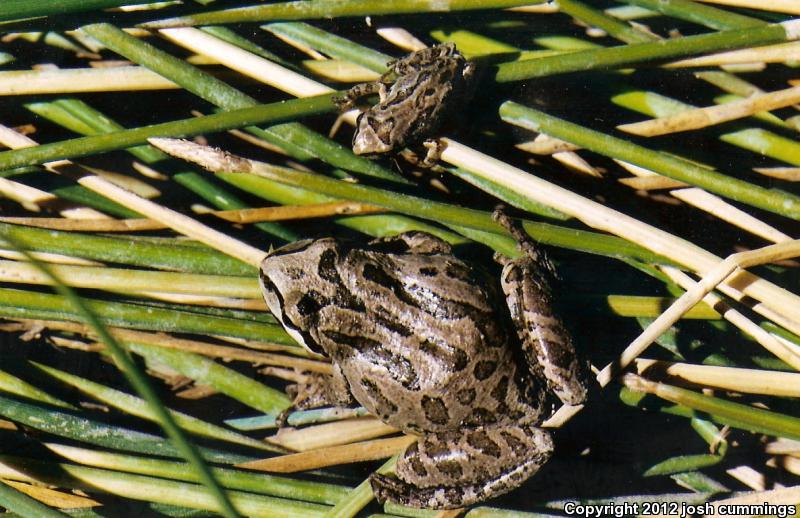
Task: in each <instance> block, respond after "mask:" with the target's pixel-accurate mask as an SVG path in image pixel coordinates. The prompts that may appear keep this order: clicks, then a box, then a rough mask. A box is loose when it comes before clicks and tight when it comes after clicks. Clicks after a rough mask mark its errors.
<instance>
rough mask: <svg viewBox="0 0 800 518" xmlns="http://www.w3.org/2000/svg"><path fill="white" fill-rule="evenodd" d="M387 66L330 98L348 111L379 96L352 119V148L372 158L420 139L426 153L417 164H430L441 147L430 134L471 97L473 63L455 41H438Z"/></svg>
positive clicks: (473, 72) (440, 143) (434, 133)
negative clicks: (373, 78)
mask: <svg viewBox="0 0 800 518" xmlns="http://www.w3.org/2000/svg"><path fill="white" fill-rule="evenodd" d="M387 67H388V71H387V72H386V73H385V74H383V75H382V76H381V77H380V79H378V80H377V81H373V82H369V83H361V84H358V85H355V86H353V87H352V88H351V89H350V90H349V91H348V92H347V93H346V94H345V95H344V96H343V97H337V98H335V99H334V102H335V103H336V104H337V106H338V108H339V109H340V110H341V111H346V110H349V109H351V108H352V107H354V106H355V104H356V101H357V100H358V99H360V98H362V97H364V96H367V95H373V94H376V93H377V94H378V97H379V102H378V103H377V104H375V105H374V106H371V107H370V108H369V109H367V110H366V111H363V112H362V113H361V114H359V116H358V118H357V120H356V131H355V134H354V136H353V145H352V147H353V152H354V153H355V154H357V155H367V156H371V157H375V156H379V155H380V154H384V153H389V152H391V151H395V150H400V149H403V148H405V147H406V146H408V145H413V144H417V143H419V142H423V146H424V147H425V148H427V152H426V155H425V157H424V158H423V159H422V160H421V161H418V163H419V165H422V166H424V167H432V166H433V165H434V164H435V162H436V161H437V160H438V158H439V155H440V154H441V152H442V151H443V148H444V144H443V143H442V141H440V140H438V139H435V138H432V137H435V136H436V133H437V132H438V131H439V129H440V128H441V126H442V124H443V123H444V122H445V121H446V120H447V119H449V118H451V117H452V116H453V115H454V114H455V112H456V111H457V108H458V107H459V106H462V105H463V104H464V102H465V101H466V100H467V99H468V98H469V97H470V96H471V95H470V92H471V91H472V86H473V85H474V82H473V79H474V76H475V64H474V63H473V62H471V61H467V60H466V59H465V58H464V56H463V55H462V54H461V53H460V52H459V51H458V50H457V49H456V46H455V44H453V43H441V44H439V45H435V46H432V47H427V48H424V49H422V50H418V51H416V52H412V53H411V54H409V55H407V56H405V57H403V58H400V59H396V60H392V61H389V62H388V64H387Z"/></svg>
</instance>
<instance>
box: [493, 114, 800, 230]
mask: <svg viewBox="0 0 800 518" xmlns="http://www.w3.org/2000/svg"><path fill="white" fill-rule="evenodd" d="M500 116H501V117H502V118H503V120H504V121H506V122H509V123H511V124H515V125H517V126H521V127H523V128H526V129H529V130H532V131H538V132H542V133H545V134H547V135H550V136H552V137H556V138H560V139H562V140H566V141H568V142H571V143H573V144H577V145H579V146H581V147H583V148H586V149H588V150H590V151H594V152H596V153H600V154H602V155H605V156H609V157H612V158H616V159H620V160H625V161H626V162H630V163H632V164H635V165H638V166H640V167H644V168H645V169H650V170H651V171H655V172H657V173H659V174H663V175H664V176H668V177H670V178H674V179H676V180H680V181H683V182H686V183H689V184H691V185H695V186H697V187H702V188H703V189H706V190H708V191H710V192H714V193H716V194H719V195H721V196H724V197H726V198H730V199H733V200H736V201H740V202H742V203H747V204H749V205H752V206H754V207H758V208H761V209H764V210H768V211H771V212H774V213H776V214H780V215H782V216H786V217H788V218H792V219H800V197H797V196H794V195H792V194H789V193H787V192H783V191H780V190H777V189H765V188H763V187H759V186H757V185H753V184H751V183H748V182H745V181H742V180H738V179H736V178H731V177H730V176H727V175H724V174H722V173H717V172H715V171H711V170H709V169H706V168H703V167H700V166H697V165H694V164H692V163H690V162H688V161H685V160H680V159H677V158H674V157H671V156H669V155H666V154H664V153H659V152H658V151H654V150H651V149H648V148H646V147H644V146H640V145H638V144H634V143H632V142H629V141H627V140H623V139H621V138H618V137H613V136H611V135H608V134H605V133H601V132H599V131H595V130H591V129H589V128H585V127H582V126H579V125H577V124H574V123H571V122H568V121H566V120H564V119H559V118H557V117H554V116H552V115H548V114H546V113H544V112H542V111H539V110H534V109H533V108H528V107H527V106H523V105H521V104H517V103H515V102H512V101H506V102H504V103H503V104H502V105H501V106H500Z"/></svg>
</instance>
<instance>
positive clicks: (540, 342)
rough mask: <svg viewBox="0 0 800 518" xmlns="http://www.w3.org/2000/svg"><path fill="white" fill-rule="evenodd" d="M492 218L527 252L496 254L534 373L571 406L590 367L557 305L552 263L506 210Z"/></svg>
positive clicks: (582, 392)
mask: <svg viewBox="0 0 800 518" xmlns="http://www.w3.org/2000/svg"><path fill="white" fill-rule="evenodd" d="M494 218H495V219H496V220H497V221H498V223H500V224H501V225H503V226H504V227H506V228H507V229H508V230H509V232H511V234H512V235H513V236H514V238H515V239H517V241H518V243H519V248H520V249H521V251H522V252H524V254H525V255H523V256H522V257H520V258H518V259H514V260H510V259H508V258H503V257H496V258H497V259H498V261H499V262H501V263H503V273H502V274H501V277H500V284H501V286H502V288H503V292H504V293H505V295H506V302H507V304H508V308H509V310H510V313H511V319H512V321H513V323H514V327H515V328H516V330H517V335H518V336H519V340H520V343H521V345H522V351H523V354H524V355H525V358H526V360H527V363H528V368H529V369H530V371H531V373H532V374H533V375H535V376H537V377H539V378H544V379H545V380H547V384H548V386H549V387H550V389H551V390H552V391H553V392H554V393H555V394H556V396H558V398H559V399H560V400H561V401H562V402H564V403H566V404H569V405H579V404H581V403H583V402H584V401H586V397H587V382H586V366H585V365H584V364H583V363H582V362H581V361H580V360H579V359H578V355H577V353H576V351H575V346H574V345H573V343H572V338H571V336H570V334H569V332H568V331H567V330H566V328H565V326H564V324H563V322H562V321H561V319H560V318H559V317H558V315H556V313H555V312H554V310H553V295H552V291H551V289H550V281H551V280H552V279H553V278H554V277H555V275H554V271H553V266H552V264H551V263H550V261H549V260H548V259H547V257H546V255H545V254H544V252H543V251H542V250H541V248H539V247H538V246H537V245H536V243H535V242H534V241H533V240H532V239H531V238H530V236H528V234H527V233H526V232H525V231H524V230H523V229H522V227H521V225H519V224H517V223H516V222H514V221H513V220H511V218H509V217H508V215H506V214H505V213H504V212H502V210H497V211H495V213H494Z"/></svg>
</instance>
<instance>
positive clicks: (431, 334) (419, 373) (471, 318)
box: [261, 232, 586, 508]
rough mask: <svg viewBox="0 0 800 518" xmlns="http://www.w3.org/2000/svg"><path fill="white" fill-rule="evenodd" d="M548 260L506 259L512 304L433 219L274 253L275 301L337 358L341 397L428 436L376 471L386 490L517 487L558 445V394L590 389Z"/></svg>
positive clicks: (449, 495)
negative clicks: (554, 294)
mask: <svg viewBox="0 0 800 518" xmlns="http://www.w3.org/2000/svg"><path fill="white" fill-rule="evenodd" d="M534 255H535V254H534ZM543 264H544V263H543V259H541V258H540V257H538V255H535V256H534V257H532V256H531V255H528V256H526V257H523V258H522V259H517V260H514V261H506V264H505V266H504V269H503V274H502V278H501V286H502V287H503V290H504V291H505V292H506V298H507V299H508V301H509V303H510V306H507V305H506V303H505V302H504V300H503V298H502V297H501V296H500V294H499V293H498V292H499V290H497V289H496V288H495V284H496V283H494V282H491V279H488V278H487V277H486V276H485V275H484V274H483V273H481V272H480V271H478V270H477V269H475V268H473V267H472V266H470V265H469V264H467V263H465V262H464V261H461V260H460V259H458V258H456V257H455V256H454V255H453V254H452V252H451V249H450V246H449V245H448V244H447V243H445V242H444V241H441V240H440V239H438V238H436V237H434V236H431V235H429V234H426V233H423V232H408V233H405V234H401V235H399V236H396V237H390V238H383V239H376V240H374V241H372V242H370V243H369V244H367V245H358V244H355V243H350V242H342V241H338V240H336V239H333V238H325V239H318V240H306V241H300V242H297V243H294V244H291V245H288V246H286V247H283V248H281V249H278V250H275V251H273V252H271V253H270V254H268V255H267V257H266V258H265V259H264V261H263V263H262V265H261V282H262V287H263V290H264V296H265V299H266V302H267V305H268V306H269V308H270V310H271V311H272V312H273V313H274V314H275V315H276V316H277V317H278V319H279V320H280V321H281V322H282V324H283V326H284V327H285V328H286V329H287V331H288V332H289V333H290V334H292V336H294V337H295V338H296V339H298V341H300V342H301V343H303V344H304V345H305V346H307V347H308V348H309V349H311V350H312V351H316V352H319V353H322V354H325V355H327V356H329V357H330V358H331V360H332V362H333V364H334V379H333V380H331V381H330V387H339V390H338V392H339V394H338V395H336V396H334V397H332V398H330V399H332V400H333V402H335V403H339V404H341V403H342V402H345V401H347V399H348V397H349V395H348V394H341V392H342V390H343V389H344V388H345V387H347V388H349V391H350V393H351V394H352V396H353V397H354V398H355V399H356V400H357V401H358V402H359V403H361V404H362V405H364V406H365V407H366V408H367V409H368V410H369V411H370V412H371V413H373V414H374V415H376V416H378V417H379V418H380V419H381V420H383V421H384V422H386V423H388V424H390V425H392V426H395V427H397V428H399V429H401V430H403V431H406V432H411V433H414V434H418V435H421V438H420V440H419V442H418V443H417V444H415V445H412V446H410V447H409V448H408V449H407V450H406V452H405V454H404V455H403V456H402V458H401V459H400V460H399V461H398V463H397V469H396V472H397V477H399V478H395V477H388V476H384V475H373V476H372V480H371V481H372V485H373V488H374V490H375V493H376V495H377V496H378V498H379V499H380V500H384V499H389V500H392V501H396V502H399V503H401V504H404V505H410V506H415V507H430V508H453V507H460V506H463V505H468V504H471V503H474V502H478V501H481V500H484V499H486V498H489V497H492V496H495V495H498V494H502V493H504V492H506V491H509V490H511V489H513V488H515V487H517V486H518V485H519V484H521V483H522V481H524V480H525V479H526V478H527V477H529V476H530V475H531V474H533V473H534V472H535V471H536V470H537V469H538V468H539V467H540V466H541V465H542V464H543V463H544V462H545V461H546V460H547V459H548V458H549V456H550V453H551V451H552V442H551V439H550V436H549V434H548V433H547V432H546V431H543V430H541V429H539V428H537V427H536V425H537V424H538V423H540V422H541V421H542V420H543V418H544V417H546V415H547V414H549V413H550V411H551V406H550V402H549V401H548V397H549V394H551V393H553V392H554V393H556V394H557V395H558V396H559V397H560V398H561V399H562V400H564V401H565V402H567V403H570V404H579V403H581V402H582V401H583V400H584V399H585V397H586V388H585V383H584V381H583V379H582V369H581V367H580V365H579V363H578V361H577V360H576V357H575V351H574V349H573V347H572V344H571V342H570V339H569V336H568V335H567V333H566V331H565V330H564V328H563V326H562V325H561V322H560V321H559V320H558V319H557V318H556V317H555V316H554V315H553V313H552V311H551V308H550V305H551V301H550V293H549V290H548V288H547V284H546V283H545V282H544V280H543V279H544V278H545V277H546V272H545V269H544V266H543ZM509 307H510V311H509ZM510 317H511V318H510ZM512 319H513V322H514V324H515V325H514V326H512V324H511V321H512ZM515 327H516V329H514V328H515ZM332 392H334V393H336V392H337V391H336V390H335V389H334V390H332ZM345 392H346V391H345Z"/></svg>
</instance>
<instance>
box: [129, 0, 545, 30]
mask: <svg viewBox="0 0 800 518" xmlns="http://www.w3.org/2000/svg"><path fill="white" fill-rule="evenodd" d="M539 2H540V0H533V1H531V0H528V1H525V0H448V2H446V3H442V2H431V1H430V0H392V1H391V2H385V1H382V0H350V1H347V0H345V1H340V0H339V1H337V0H315V1H313V2H307V1H298V2H276V3H273V4H270V5H259V6H253V7H242V8H239V9H226V10H220V11H208V12H204V13H199V14H194V15H188V16H181V17H179V18H169V19H165V20H158V21H153V22H147V23H143V24H142V26H143V27H147V28H151V29H156V28H163V27H186V26H189V25H220V24H224V23H241V22H264V21H267V20H310V19H315V18H339V17H344V16H377V15H381V14H401V13H420V12H434V13H437V12H447V11H462V10H470V9H494V8H504V7H516V6H519V5H529V4H532V3H539Z"/></svg>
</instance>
